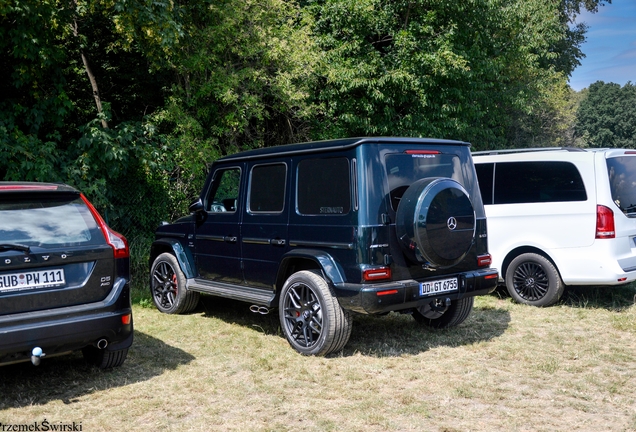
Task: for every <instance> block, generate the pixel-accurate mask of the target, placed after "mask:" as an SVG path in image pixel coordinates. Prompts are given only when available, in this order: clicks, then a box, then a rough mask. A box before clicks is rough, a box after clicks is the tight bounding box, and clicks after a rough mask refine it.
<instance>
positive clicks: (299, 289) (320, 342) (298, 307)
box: [278, 270, 353, 356]
mask: <svg viewBox="0 0 636 432" xmlns="http://www.w3.org/2000/svg"><path fill="white" fill-rule="evenodd" d="M278 313H279V318H280V325H281V328H282V329H283V333H284V334H285V338H286V339H287V342H289V344H290V345H291V346H292V348H294V349H295V350H296V351H298V352H299V353H300V354H303V355H314V356H325V355H327V354H330V353H333V352H337V351H340V350H341V349H342V348H344V346H345V345H346V344H347V342H348V341H349V337H350V336H351V327H352V324H353V319H352V316H351V313H350V312H349V311H346V310H344V309H342V307H341V306H340V304H339V303H338V300H337V299H336V298H335V296H334V295H333V294H332V292H331V290H330V289H329V285H327V282H326V281H325V279H324V278H323V277H322V276H321V275H320V272H318V271H316V270H304V271H299V272H297V273H294V274H293V275H291V276H290V277H289V278H288V279H287V281H286V282H285V285H284V286H283V289H282V291H281V293H280V300H279V312H278Z"/></svg>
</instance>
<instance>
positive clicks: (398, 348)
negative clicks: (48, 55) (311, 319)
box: [195, 296, 510, 357]
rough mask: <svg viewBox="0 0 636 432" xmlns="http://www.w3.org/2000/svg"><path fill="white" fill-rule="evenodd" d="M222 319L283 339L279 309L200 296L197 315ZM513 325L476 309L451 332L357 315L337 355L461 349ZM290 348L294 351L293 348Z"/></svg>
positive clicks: (498, 312)
mask: <svg viewBox="0 0 636 432" xmlns="http://www.w3.org/2000/svg"><path fill="white" fill-rule="evenodd" d="M201 312H203V316H206V317H214V318H217V319H221V320H223V321H225V322H227V323H232V324H237V325H240V326H243V327H249V328H252V329H254V330H255V331H259V332H261V333H265V334H270V335H271V334H275V335H278V336H279V337H281V338H284V336H283V334H282V331H281V329H280V322H279V319H278V309H274V310H272V311H271V313H269V314H267V315H262V314H255V313H253V312H250V310H249V305H248V304H247V303H243V302H240V301H235V300H229V299H224V298H217V297H212V296H201V302H200V303H199V307H198V308H197V311H196V312H195V313H201ZM509 322H510V314H509V312H508V311H506V310H502V309H494V308H475V309H473V312H472V313H471V315H470V316H469V317H468V319H467V320H466V321H464V323H462V324H461V325H459V326H457V327H453V328H450V329H442V330H435V329H431V328H429V327H426V326H424V325H422V324H418V323H417V322H416V321H415V320H414V319H413V317H412V316H411V315H409V314H399V313H390V314H388V315H384V316H372V315H361V314H355V315H354V318H353V329H352V332H351V338H350V339H349V342H348V343H347V345H346V346H345V348H344V350H343V351H342V352H340V353H336V354H334V355H335V356H345V357H347V356H351V355H354V354H362V355H368V356H374V357H393V356H400V355H405V354H419V353H421V352H424V351H427V350H429V349H431V348H433V347H437V346H451V347H453V346H461V345H467V344H473V343H477V342H483V341H488V340H490V339H494V338H496V337H498V336H500V335H501V334H503V333H504V331H505V330H506V328H507V327H508V323H509ZM290 349H292V348H291V347H290Z"/></svg>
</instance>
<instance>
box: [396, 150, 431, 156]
mask: <svg viewBox="0 0 636 432" xmlns="http://www.w3.org/2000/svg"><path fill="white" fill-rule="evenodd" d="M404 153H406V154H410V155H414V154H415V155H418V154H440V151H439V150H407V151H405V152H404Z"/></svg>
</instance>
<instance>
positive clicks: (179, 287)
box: [150, 253, 199, 314]
mask: <svg viewBox="0 0 636 432" xmlns="http://www.w3.org/2000/svg"><path fill="white" fill-rule="evenodd" d="M150 295H151V296H152V301H153V303H154V304H155V306H156V307H157V309H159V310H160V311H161V312H163V313H167V314H181V313H188V312H191V311H193V310H194V309H195V308H196V307H197V305H198V304H199V293H198V292H194V291H188V290H187V289H186V278H185V275H184V274H183V272H182V271H181V267H179V263H178V262H177V259H176V258H175V257H174V255H172V254H170V253H162V254H161V255H159V256H158V257H157V258H156V259H155V261H154V263H152V268H151V270H150Z"/></svg>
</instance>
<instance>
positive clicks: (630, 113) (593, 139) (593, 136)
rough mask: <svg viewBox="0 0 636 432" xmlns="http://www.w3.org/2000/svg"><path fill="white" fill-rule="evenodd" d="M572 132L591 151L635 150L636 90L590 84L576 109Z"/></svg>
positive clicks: (630, 86)
mask: <svg viewBox="0 0 636 432" xmlns="http://www.w3.org/2000/svg"><path fill="white" fill-rule="evenodd" d="M575 132H576V136H577V137H579V138H580V139H581V140H583V142H584V143H585V144H586V145H588V146H590V147H626V148H636V86H635V85H633V84H632V83H631V82H628V83H627V84H625V85H624V86H623V87H621V86H620V85H619V84H615V83H604V82H603V81H597V82H595V83H594V84H592V85H591V86H590V87H589V89H588V90H587V95H586V97H585V98H584V99H583V100H582V101H581V105H580V107H579V109H578V112H577V116H576V128H575Z"/></svg>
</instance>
